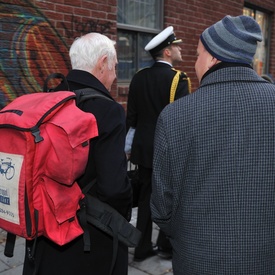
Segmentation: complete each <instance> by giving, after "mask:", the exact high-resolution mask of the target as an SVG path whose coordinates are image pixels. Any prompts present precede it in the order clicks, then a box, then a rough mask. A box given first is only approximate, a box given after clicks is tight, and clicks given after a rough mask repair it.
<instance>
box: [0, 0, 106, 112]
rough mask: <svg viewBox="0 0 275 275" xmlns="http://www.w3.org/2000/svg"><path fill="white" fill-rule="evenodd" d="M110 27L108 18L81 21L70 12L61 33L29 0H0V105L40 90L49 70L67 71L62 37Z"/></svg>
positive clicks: (64, 44)
mask: <svg viewBox="0 0 275 275" xmlns="http://www.w3.org/2000/svg"><path fill="white" fill-rule="evenodd" d="M110 28H111V23H110V22H107V23H105V22H103V23H102V22H99V20H91V19H89V20H88V21H85V23H82V22H78V21H77V20H76V17H75V16H74V15H73V14H72V15H71V24H70V26H65V25H64V33H65V37H62V36H61V35H60V34H59V33H58V31H57V30H56V29H55V28H54V26H53V25H52V23H51V22H50V21H49V19H48V18H46V16H44V14H43V13H42V12H41V10H40V9H39V8H37V7H36V6H34V5H33V4H32V3H31V2H30V1H28V0H21V1H20V0H6V1H1V0H0V43H1V44H0V45H1V46H0V109H1V108H3V107H4V106H5V105H6V104H8V103H9V102H11V101H12V100H13V99H14V98H16V97H18V96H20V95H23V94H27V93H33V92H37V91H42V90H43V84H44V81H45V79H46V77H47V76H48V75H49V74H50V73H53V72H61V73H63V74H66V73H67V72H68V70H69V69H70V62H69V57H68V49H69V45H68V44H67V42H66V41H72V40H73V39H74V37H76V36H79V35H82V34H84V33H87V32H91V31H98V32H101V33H108V31H110ZM68 38H69V39H68Z"/></svg>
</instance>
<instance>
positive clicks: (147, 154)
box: [127, 62, 190, 168]
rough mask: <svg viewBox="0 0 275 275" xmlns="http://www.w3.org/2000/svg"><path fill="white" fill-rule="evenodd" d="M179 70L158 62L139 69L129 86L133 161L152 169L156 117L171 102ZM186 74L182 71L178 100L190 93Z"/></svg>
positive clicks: (128, 113) (128, 124)
mask: <svg viewBox="0 0 275 275" xmlns="http://www.w3.org/2000/svg"><path fill="white" fill-rule="evenodd" d="M175 75H176V70H174V69H173V68H172V67H171V66H170V65H169V64H167V63H163V62H155V63H154V65H153V66H152V67H150V68H145V69H142V70H141V71H139V72H137V73H136V74H135V75H134V77H133V79H132V81H131V84H130V87H129V96H128V104H127V127H128V128H129V127H133V128H136V132H135V136H134V140H133V144H132V151H131V161H132V162H133V163H134V164H139V165H142V166H144V167H146V168H152V159H153V140H154V133H155V127H156V123H157V118H158V116H159V114H160V112H161V111H162V109H163V108H164V107H165V106H166V105H167V104H169V97H170V89H171V84H172V81H173V78H174V76H175ZM189 88H190V87H189V82H188V80H187V76H186V75H185V74H184V73H181V75H180V78H179V82H178V85H177V89H176V95H175V99H178V98H180V97H182V96H185V95H187V94H189V91H190V89H189Z"/></svg>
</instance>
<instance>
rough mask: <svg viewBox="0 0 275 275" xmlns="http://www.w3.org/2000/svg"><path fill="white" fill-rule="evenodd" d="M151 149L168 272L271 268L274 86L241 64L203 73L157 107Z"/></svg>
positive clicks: (221, 274) (211, 273)
mask: <svg viewBox="0 0 275 275" xmlns="http://www.w3.org/2000/svg"><path fill="white" fill-rule="evenodd" d="M154 148H155V155H154V164H153V183H152V185H153V191H152V197H151V209H152V217H153V220H154V221H155V222H156V223H157V224H158V225H159V226H160V228H161V229H162V230H163V231H165V232H166V233H167V235H168V236H170V240H171V243H172V246H173V250H174V251H173V271H174V274H175V275H179V274H181V275H206V274H207V275H227V274H228V275H267V274H269V275H271V274H275V165H274V164H275V85H274V84H271V83H268V82H266V81H265V80H263V79H262V78H261V77H259V76H258V75H257V74H256V72H255V71H254V70H252V69H251V68H248V67H240V66H233V67H223V68H220V69H218V70H215V71H213V72H211V73H209V74H208V75H207V76H205V78H204V79H203V80H202V82H201V85H200V88H199V89H198V90H197V91H196V92H194V93H193V94H191V95H190V96H188V97H184V98H182V99H179V100H177V101H176V102H175V103H173V104H170V105H169V106H167V107H166V108H165V109H164V110H163V112H162V113H161V114H160V116H159V120H158V124H157V128H156V139H155V147H154Z"/></svg>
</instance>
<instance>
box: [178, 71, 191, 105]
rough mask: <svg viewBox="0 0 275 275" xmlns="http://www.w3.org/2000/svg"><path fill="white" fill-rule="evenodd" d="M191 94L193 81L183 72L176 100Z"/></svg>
mask: <svg viewBox="0 0 275 275" xmlns="http://www.w3.org/2000/svg"><path fill="white" fill-rule="evenodd" d="M190 93H191V81H190V78H189V77H188V76H187V75H186V73H184V72H181V74H180V78H179V83H178V87H177V90H176V95H175V100H176V99H179V98H181V97H183V96H186V95H188V94H190Z"/></svg>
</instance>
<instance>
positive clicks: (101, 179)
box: [85, 99, 132, 220]
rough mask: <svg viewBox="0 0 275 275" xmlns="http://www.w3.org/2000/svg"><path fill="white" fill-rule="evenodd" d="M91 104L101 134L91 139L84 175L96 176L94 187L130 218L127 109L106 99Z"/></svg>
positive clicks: (105, 199)
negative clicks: (126, 143)
mask: <svg viewBox="0 0 275 275" xmlns="http://www.w3.org/2000/svg"><path fill="white" fill-rule="evenodd" d="M89 107H90V108H89ZM89 107H88V109H90V110H92V113H93V114H94V115H95V117H96V119H97V124H98V130H99V136H98V137H97V138H96V139H95V140H94V141H92V142H91V148H90V156H89V163H88V167H87V170H88V171H87V173H86V175H85V176H86V178H87V176H89V178H92V179H93V178H95V177H96V178H97V184H96V187H95V189H96V190H95V191H94V190H93V191H94V192H96V196H97V197H98V198H99V199H100V200H102V201H104V202H107V203H108V204H110V205H111V206H112V207H114V208H115V209H116V210H117V211H118V212H120V213H121V214H122V215H123V216H124V217H125V218H126V219H128V220H129V219H130V218H131V208H132V193H131V192H132V189H131V185H130V183H129V181H128V177H127V160H126V156H125V152H124V146H125V136H126V127H125V111H124V109H123V107H122V106H121V105H120V104H118V103H116V102H112V101H108V100H105V99H98V100H95V101H93V100H91V103H90V105H89ZM86 181H87V179H86Z"/></svg>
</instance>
